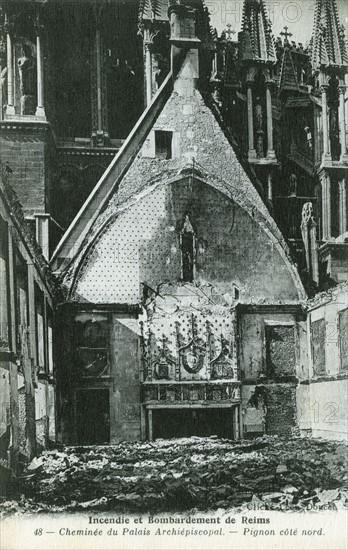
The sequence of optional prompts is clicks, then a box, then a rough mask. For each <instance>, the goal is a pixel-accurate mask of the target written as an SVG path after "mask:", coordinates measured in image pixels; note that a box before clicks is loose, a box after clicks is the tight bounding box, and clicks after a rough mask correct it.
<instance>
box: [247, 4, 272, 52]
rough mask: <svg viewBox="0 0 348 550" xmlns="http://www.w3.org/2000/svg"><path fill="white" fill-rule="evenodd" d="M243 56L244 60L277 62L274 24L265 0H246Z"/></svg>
mask: <svg viewBox="0 0 348 550" xmlns="http://www.w3.org/2000/svg"><path fill="white" fill-rule="evenodd" d="M241 56H242V60H243V61H261V62H264V63H266V62H272V63H275V62H276V50H275V41H274V36H273V34H272V25H271V21H270V20H269V18H268V15H267V10H266V6H265V3H264V0H244V7H243V17H242V32H241Z"/></svg>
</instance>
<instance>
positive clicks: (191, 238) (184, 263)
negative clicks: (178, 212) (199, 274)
mask: <svg viewBox="0 0 348 550" xmlns="http://www.w3.org/2000/svg"><path fill="white" fill-rule="evenodd" d="M195 240H196V239H195V233H194V230H193V227H192V224H191V222H190V219H189V217H188V216H186V217H185V221H184V225H183V228H182V230H181V233H180V247H181V277H182V280H183V281H185V282H186V283H192V282H193V280H194V271H195V248H196V246H195Z"/></svg>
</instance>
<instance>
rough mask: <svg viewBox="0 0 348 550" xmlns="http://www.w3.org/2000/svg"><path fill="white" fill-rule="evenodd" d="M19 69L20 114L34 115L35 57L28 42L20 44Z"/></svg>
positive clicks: (35, 101)
mask: <svg viewBox="0 0 348 550" xmlns="http://www.w3.org/2000/svg"><path fill="white" fill-rule="evenodd" d="M17 65H18V71H19V88H20V106H21V111H20V112H21V115H35V111H36V105H37V98H36V94H37V76H36V59H35V58H34V57H33V54H32V47H31V46H30V45H29V44H22V55H21V57H20V58H19V59H18V61H17Z"/></svg>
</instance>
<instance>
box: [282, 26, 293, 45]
mask: <svg viewBox="0 0 348 550" xmlns="http://www.w3.org/2000/svg"><path fill="white" fill-rule="evenodd" d="M288 30H289V27H287V26H286V25H285V27H284V31H282V32H281V33H280V36H284V44H289V38H291V36H292V33H291V32H288Z"/></svg>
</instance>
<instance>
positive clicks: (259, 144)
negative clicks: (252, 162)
mask: <svg viewBox="0 0 348 550" xmlns="http://www.w3.org/2000/svg"><path fill="white" fill-rule="evenodd" d="M263 137H264V135H263V131H262V130H258V131H257V132H256V153H257V157H258V158H263V157H264V156H265V152H264V146H263Z"/></svg>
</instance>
